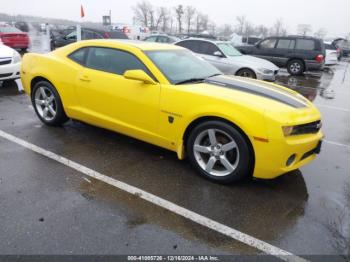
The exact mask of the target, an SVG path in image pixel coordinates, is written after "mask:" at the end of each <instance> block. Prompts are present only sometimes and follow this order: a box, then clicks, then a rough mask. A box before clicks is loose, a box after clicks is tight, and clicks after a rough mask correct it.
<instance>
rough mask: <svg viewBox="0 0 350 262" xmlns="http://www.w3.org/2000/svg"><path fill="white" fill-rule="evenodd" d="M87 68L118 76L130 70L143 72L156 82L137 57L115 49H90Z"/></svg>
mask: <svg viewBox="0 0 350 262" xmlns="http://www.w3.org/2000/svg"><path fill="white" fill-rule="evenodd" d="M86 67H88V68H91V69H95V70H99V71H103V72H108V73H114V74H117V75H123V74H124V73H125V71H128V70H143V71H144V72H145V73H146V74H148V75H149V76H150V77H152V79H154V80H155V78H154V76H153V75H152V73H151V72H150V71H149V70H148V68H147V67H146V66H145V65H144V64H143V63H142V62H141V61H140V60H139V59H138V58H137V57H136V56H134V55H132V54H130V53H128V52H125V51H121V50H117V49H113V48H104V47H90V48H89V52H88V55H87V58H86Z"/></svg>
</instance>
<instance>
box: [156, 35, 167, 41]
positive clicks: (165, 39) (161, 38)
mask: <svg viewBox="0 0 350 262" xmlns="http://www.w3.org/2000/svg"><path fill="white" fill-rule="evenodd" d="M157 42H159V43H169V38H167V37H165V36H158V39H157Z"/></svg>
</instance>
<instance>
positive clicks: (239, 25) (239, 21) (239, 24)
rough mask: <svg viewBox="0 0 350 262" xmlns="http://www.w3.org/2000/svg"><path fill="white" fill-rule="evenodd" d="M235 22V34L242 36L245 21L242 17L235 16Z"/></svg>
mask: <svg viewBox="0 0 350 262" xmlns="http://www.w3.org/2000/svg"><path fill="white" fill-rule="evenodd" d="M236 21H237V25H236V32H237V34H239V35H243V33H244V31H245V26H246V23H247V19H246V17H245V16H244V15H241V16H237V17H236Z"/></svg>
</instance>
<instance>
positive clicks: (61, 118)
mask: <svg viewBox="0 0 350 262" xmlns="http://www.w3.org/2000/svg"><path fill="white" fill-rule="evenodd" d="M41 87H44V88H45V89H46V90H49V91H50V92H51V93H52V95H53V97H54V105H55V110H56V114H55V116H54V117H53V118H52V119H50V120H47V119H45V118H44V117H43V116H41V114H40V113H39V109H38V105H37V104H36V102H35V95H36V93H37V92H40V90H39V88H41ZM31 100H32V104H33V107H34V110H35V113H36V114H37V116H38V117H39V119H40V120H41V121H42V122H43V123H44V124H46V125H48V126H61V125H63V124H64V123H66V122H67V121H68V120H69V118H68V117H67V115H66V113H65V112H64V108H63V105H62V101H61V98H60V96H59V94H58V92H57V90H56V88H55V87H54V86H53V85H52V84H51V83H49V82H47V81H40V82H38V83H36V84H35V85H34V87H33V90H32V94H31Z"/></svg>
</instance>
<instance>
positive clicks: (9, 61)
mask: <svg viewBox="0 0 350 262" xmlns="http://www.w3.org/2000/svg"><path fill="white" fill-rule="evenodd" d="M10 63H11V59H10V60H2V61H1V60H0V65H8V64H10Z"/></svg>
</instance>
